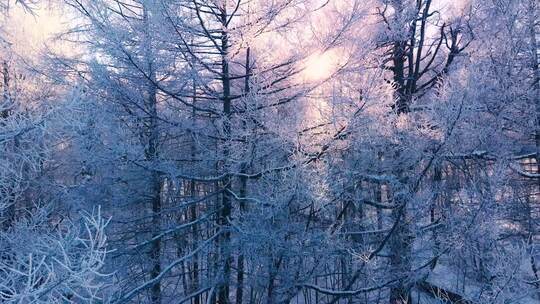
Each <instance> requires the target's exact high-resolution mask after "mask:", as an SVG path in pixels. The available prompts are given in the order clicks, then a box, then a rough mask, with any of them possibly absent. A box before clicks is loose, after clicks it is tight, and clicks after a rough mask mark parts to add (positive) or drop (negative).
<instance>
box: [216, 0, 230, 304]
mask: <svg viewBox="0 0 540 304" xmlns="http://www.w3.org/2000/svg"><path fill="white" fill-rule="evenodd" d="M227 19H228V15H227V1H226V0H224V1H223V7H222V9H221V20H220V21H221V24H222V27H223V29H222V31H221V69H222V70H221V83H222V86H223V96H222V101H223V115H224V121H223V133H224V137H225V138H228V137H229V136H230V135H231V122H230V118H231V79H230V75H229V58H228V53H229V36H228V32H227V21H228V20H227ZM229 144H230V143H229V142H227V141H226V142H225V143H224V147H223V169H224V170H225V174H224V177H223V181H222V183H223V184H222V186H223V188H224V189H223V190H224V191H223V195H222V202H221V211H220V216H219V223H218V224H219V226H220V227H221V229H224V231H223V233H222V238H221V244H220V255H221V256H220V258H221V259H222V261H223V270H222V278H221V282H220V286H219V290H218V303H219V304H229V286H230V276H231V253H230V238H231V232H230V230H229V229H228V228H227V227H228V226H229V225H228V221H229V218H230V215H231V213H232V204H231V201H232V198H231V190H232V185H231V180H232V179H231V176H230V174H229V173H228V170H229V167H228V166H229V165H230V164H229V160H228V158H229V154H230V151H229V147H228V145H229Z"/></svg>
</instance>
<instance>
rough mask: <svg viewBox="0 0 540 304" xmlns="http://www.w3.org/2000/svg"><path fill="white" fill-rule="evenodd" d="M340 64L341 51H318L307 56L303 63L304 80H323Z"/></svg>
mask: <svg viewBox="0 0 540 304" xmlns="http://www.w3.org/2000/svg"><path fill="white" fill-rule="evenodd" d="M339 65H340V56H339V51H338V50H335V49H331V50H327V51H324V52H316V53H314V54H312V55H311V56H309V57H307V58H306V60H305V62H304V64H303V71H302V77H303V78H304V80H306V81H309V82H313V81H322V80H325V79H327V78H330V77H331V76H332V74H334V73H335V72H336V71H337V69H338V68H339Z"/></svg>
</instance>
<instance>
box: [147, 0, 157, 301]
mask: <svg viewBox="0 0 540 304" xmlns="http://www.w3.org/2000/svg"><path fill="white" fill-rule="evenodd" d="M143 18H144V25H145V37H144V38H145V40H144V45H143V48H144V52H145V54H144V55H145V60H146V73H147V76H148V80H147V91H146V95H147V96H145V103H146V104H145V110H146V112H147V113H146V115H147V119H146V120H145V126H144V127H145V130H144V131H145V133H146V134H145V138H146V140H147V142H146V147H145V157H146V161H147V162H148V164H149V165H150V170H151V172H150V181H149V184H150V189H149V190H150V193H149V196H150V204H151V206H152V207H151V208H152V239H154V240H153V241H152V243H151V245H150V246H151V248H150V257H151V263H152V269H151V271H150V279H151V280H153V279H156V278H157V277H158V276H159V275H160V274H161V239H160V238H159V237H158V235H159V233H160V232H161V176H160V173H159V172H158V171H156V170H155V167H156V165H157V162H158V158H159V153H158V143H159V131H158V125H157V122H158V118H157V115H158V114H157V89H156V85H155V81H156V72H155V69H154V66H153V61H154V54H153V52H152V38H151V31H152V29H151V24H150V23H151V21H150V14H149V10H148V7H147V6H146V5H144V4H143ZM150 297H151V301H152V303H154V304H160V303H161V282H160V281H158V282H156V283H155V284H154V285H152V288H151V291H150Z"/></svg>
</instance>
